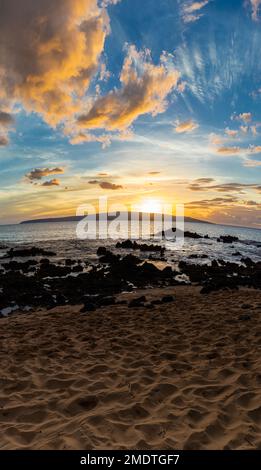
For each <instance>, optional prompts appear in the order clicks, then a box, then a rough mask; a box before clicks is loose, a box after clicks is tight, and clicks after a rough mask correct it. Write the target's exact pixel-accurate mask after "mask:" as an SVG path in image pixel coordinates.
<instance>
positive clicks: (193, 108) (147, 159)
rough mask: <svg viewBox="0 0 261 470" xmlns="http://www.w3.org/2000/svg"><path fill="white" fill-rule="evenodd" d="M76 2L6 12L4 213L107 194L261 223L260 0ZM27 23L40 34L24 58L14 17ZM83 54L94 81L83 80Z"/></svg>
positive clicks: (1, 124) (2, 40)
mask: <svg viewBox="0 0 261 470" xmlns="http://www.w3.org/2000/svg"><path fill="white" fill-rule="evenodd" d="M17 1H18V0H11V3H14V4H15V3H16V2H17ZM59 1H60V0H59ZM66 1H67V3H68V5H67V7H68V11H67V10H66V11H67V13H68V19H66V18H67V17H66V15H65V19H64V24H62V25H61V22H59V21H58V22H55V21H54V17H55V15H56V13H57V18H58V17H59V15H60V11H59V10H57V12H56V11H53V12H52V16H51V13H50V11H49V10H48V8H47V7H48V2H49V0H47V1H45V2H43V1H42V0H38V2H36V3H37V4H39V11H38V6H37V7H36V9H34V10H30V2H29V1H28V0H25V5H24V6H25V11H26V13H27V16H26V15H24V17H23V14H22V13H21V14H20V16H19V17H18V15H17V16H16V17H15V18H13V17H12V15H13V13H12V10H10V11H8V9H7V11H6V12H5V11H4V13H3V18H2V20H0V26H1V21H5V25H8V24H9V27H8V29H7V27H6V30H5V31H4V32H2V33H1V34H0V50H2V51H4V52H6V55H5V54H4V53H3V54H2V57H4V58H3V59H0V81H1V80H2V90H3V91H2V92H0V142H2V145H0V181H1V189H0V200H1V208H0V218H1V223H13V222H19V221H20V220H23V219H25V218H36V217H42V216H47V215H48V216H52V215H64V214H68V215H71V214H74V213H75V211H76V208H77V206H78V205H79V204H82V203H85V202H88V201H95V199H96V198H97V197H98V196H101V195H107V196H109V197H110V198H111V200H112V201H113V202H116V201H117V200H120V201H124V202H128V203H130V204H136V205H138V206H139V204H141V205H142V204H143V201H144V198H153V199H154V200H157V201H162V202H172V203H173V204H175V202H183V203H185V204H186V211H187V214H188V215H192V216H196V217H202V218H203V219H208V220H213V221H216V222H220V223H227V224H235V225H248V226H255V227H260V226H261V224H260V214H261V201H260V195H261V187H260V170H261V139H260V135H261V106H260V104H261V80H260V77H261V57H260V44H261V15H260V14H259V13H260V11H259V6H261V2H259V1H258V0H245V1H244V0H242V1H241V0H232V1H231V0H230V1H229V2H228V1H223V0H209V1H207V0H206V1H204V0H203V1H199V2H193V1H192V0H187V1H186V0H161V1H160V2H159V1H158V0H144V1H143V2H140V0H139V1H138V0H121V1H114V2H113V1H112V0H111V1H106V2H103V6H102V5H101V3H102V2H99V4H98V6H97V2H96V0H90V1H89V0H77V1H75V2H74V3H73V2H72V1H71V0H66ZM104 3H106V5H104ZM76 5H79V11H78V10H77V11H76ZM90 5H91V6H92V8H93V9H94V10H92V11H91V10H90V8H91V7H90ZM13 6H14V5H13ZM61 8H63V7H62V3H61ZM64 8H65V7H64ZM70 9H71V10H70ZM45 10H46V11H45ZM87 10H88V14H85V11H87ZM61 11H62V10H61ZM93 11H94V12H93ZM48 15H50V17H49V16H48ZM77 15H78V16H77ZM43 17H44V18H45V19H44V20H41V21H45V22H46V24H47V26H48V27H49V29H50V30H51V33H50V34H51V37H49V36H48V38H47V39H46V37H44V35H43V34H42V30H39V32H38V31H37V27H38V26H37V25H38V24H39V25H40V19H42V18H43ZM72 17H73V18H75V21H76V22H75V25H74V26H73V28H75V31H74V30H72V31H71V30H70V28H72V25H71V23H70V22H69V21H70V20H69V18H72ZM26 18H27V19H26ZM28 18H31V19H32V22H30V21H28ZM84 20H85V21H86V26H85V27H84V34H85V39H86V44H85V46H84V48H83V50H82V51H81V52H82V53H81V54H80V53H79V52H78V51H79V48H80V47H82V46H81V44H82V43H81V42H80V41H81V39H82V37H81V36H80V34H81V35H82V34H83V33H82V31H81V32H80V33H79V24H81V21H84ZM26 22H27V25H28V35H29V36H28V37H29V39H30V38H31V37H30V27H31V25H32V30H33V33H34V35H37V38H38V39H37V41H36V44H35V46H34V49H33V46H32V49H30V61H31V62H30V64H28V62H27V61H25V62H24V63H23V64H22V65H21V50H22V51H23V52H24V53H25V52H26V51H25V49H26V47H29V46H28V43H29V44H30V41H29V42H28V38H24V40H25V45H24V48H23V49H21V50H19V48H20V47H21V48H22V46H21V45H20V43H21V41H23V37H22V39H21V36H19V35H18V33H17V31H16V32H14V30H12V27H14V25H16V24H17V30H18V31H19V28H21V30H22V29H23V27H24V26H25V24H26ZM93 24H94V25H95V27H93ZM39 28H40V26H39ZM76 28H78V31H76ZM99 28H100V29H99ZM68 30H70V33H68ZM38 33H39V35H38ZM9 36H10V37H9ZM32 37H33V36H32ZM34 37H35V36H34ZM10 38H11V41H13V44H14V45H15V47H14V48H12V51H11V54H13V57H11V59H10V60H9V56H10V50H9V49H8V47H9V46H8V44H10ZM68 38H69V39H68ZM67 40H68V41H70V42H72V41H74V40H75V44H76V45H75V49H73V48H72V51H70V52H68V50H69V49H70V42H68V43H66V41H67ZM59 41H61V44H62V46H59V47H60V48H61V47H63V46H64V49H65V50H64V51H60V50H59V54H60V55H58V54H57V47H58V46H57V42H59ZM59 44H60V43H59ZM77 47H78V49H77ZM16 48H17V53H15V52H14V50H16ZM55 48H56V49H55ZM50 51H51V52H50ZM145 51H146V52H145ZM18 53H19V54H18ZM25 56H26V53H25ZM78 56H79V57H78ZM6 57H7V58H6ZM77 61H78V63H77ZM83 61H84V64H85V67H83V68H84V70H85V72H86V75H88V77H87V80H86V81H84V80H83V79H82V78H79V80H78V76H77V81H76V80H75V83H74V81H73V79H72V77H74V78H75V75H77V74H78V75H80V70H81V66H80V64H81V63H82V62H83ZM18 62H19V63H18ZM72 64H73V65H72ZM69 65H70V67H69ZM48 67H49V69H48ZM69 68H70V70H71V69H72V72H71V76H68V73H69V72H68V70H69ZM2 70H3V72H1V71H2ZM64 77H65V78H64ZM36 80H37V83H39V85H37V86H38V87H39V94H38V88H36V87H35V82H36ZM78 86H79V89H80V91H79V89H78V88H77V87H78ZM46 90H48V95H47V94H46ZM57 90H58V91H59V92H62V93H63V95H62V97H60V95H59V96H58V94H57V96H56V91H57ZM54 95H55V99H54V98H53V97H54ZM76 95H77V100H75V102H73V103H72V101H71V98H72V97H73V100H74V98H75V96H76ZM67 99H68V101H67ZM126 103H127V104H126ZM115 110H116V111H115ZM1 113H2V114H1ZM7 115H8V116H10V120H8V119H7V117H6V116H7ZM1 116H2V120H1ZM53 116H54V117H53ZM9 121H10V122H9ZM53 121H55V122H53ZM1 139H2V140H1ZM35 169H38V170H39V169H40V170H42V172H40V173H39V172H38V173H34V170H35ZM55 170H57V171H55ZM58 170H59V171H58ZM35 175H36V177H35ZM197 180H198V181H197ZM90 181H91V183H90ZM104 182H107V183H109V185H107V188H106V189H104V188H102V186H103V185H102V184H101V183H104ZM110 185H111V187H110ZM108 188H109V189H108Z"/></svg>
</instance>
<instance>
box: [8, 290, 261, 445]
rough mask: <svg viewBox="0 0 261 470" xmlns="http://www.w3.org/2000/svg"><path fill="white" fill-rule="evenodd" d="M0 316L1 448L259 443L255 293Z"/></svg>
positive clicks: (259, 312) (184, 295)
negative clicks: (154, 304) (87, 310)
mask: <svg viewBox="0 0 261 470" xmlns="http://www.w3.org/2000/svg"><path fill="white" fill-rule="evenodd" d="M199 291H200V288H197V287H190V286H178V287H169V288H164V289H153V290H146V291H145V290H143V291H136V292H132V293H128V294H121V295H120V296H119V298H120V299H128V301H129V300H130V299H133V298H136V297H138V296H139V295H146V297H147V298H148V299H149V300H150V299H152V298H153V299H154V300H155V299H158V298H161V297H162V296H163V295H166V294H172V295H174V296H175V300H174V302H171V303H169V304H161V305H157V306H155V307H154V308H152V307H151V306H149V307H148V308H146V307H144V306H143V307H140V308H128V305H116V306H112V307H103V308H101V309H99V310H97V311H94V312H88V313H80V310H81V306H76V307H75V306H74V307H70V306H66V307H58V308H55V309H53V310H49V311H46V310H39V311H35V312H30V313H26V314H25V313H23V314H19V313H16V314H13V315H12V316H10V317H8V318H2V319H0V327H1V329H0V331H1V333H0V336H1V348H0V359H1V370H2V372H1V379H0V383H1V387H0V432H1V442H0V448H1V449H144V450H145V449H261V354H260V352H261V328H260V317H261V293H260V291H257V290H252V289H251V290H250V289H240V290H239V291H219V292H216V293H211V294H209V295H206V296H204V295H202V294H200V293H199Z"/></svg>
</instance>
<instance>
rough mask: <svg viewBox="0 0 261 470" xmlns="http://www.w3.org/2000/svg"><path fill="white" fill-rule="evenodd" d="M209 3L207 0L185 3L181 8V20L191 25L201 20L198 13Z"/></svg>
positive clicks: (200, 14)
mask: <svg viewBox="0 0 261 470" xmlns="http://www.w3.org/2000/svg"><path fill="white" fill-rule="evenodd" d="M208 3H209V0H202V1H197V2H194V1H191V0H190V1H185V2H184V3H183V5H182V7H181V9H182V18H183V21H184V22H185V23H193V22H194V21H197V20H199V18H201V16H202V13H199V12H200V11H201V10H202V8H204V7H205V6H206V5H207V4H208Z"/></svg>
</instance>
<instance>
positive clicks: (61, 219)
mask: <svg viewBox="0 0 261 470" xmlns="http://www.w3.org/2000/svg"><path fill="white" fill-rule="evenodd" d="M119 214H120V213H119V212H117V213H116V215H110V214H109V213H108V220H109V221H112V220H114V219H116V218H117V217H118V216H119ZM104 215H107V214H104V213H97V214H93V215H91V217H93V219H95V218H96V220H97V221H98V220H99V219H100V217H104ZM123 215H124V217H126V218H127V217H128V219H129V220H130V219H131V216H132V217H134V216H135V217H137V216H139V220H141V218H142V215H143V216H144V215H149V216H150V219H151V220H152V221H153V219H154V217H155V216H158V215H159V214H153V213H146V212H125V213H123ZM162 216H163V214H162ZM84 217H86V216H76V215H73V216H67V217H47V218H43V219H32V220H24V221H22V222H20V225H23V224H43V223H57V222H79V221H81V220H82V219H84ZM172 220H173V222H175V221H176V217H175V216H172ZM184 221H185V222H187V223H200V224H211V225H213V222H209V221H207V220H200V219H194V218H192V217H184Z"/></svg>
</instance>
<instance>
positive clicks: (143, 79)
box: [77, 46, 179, 132]
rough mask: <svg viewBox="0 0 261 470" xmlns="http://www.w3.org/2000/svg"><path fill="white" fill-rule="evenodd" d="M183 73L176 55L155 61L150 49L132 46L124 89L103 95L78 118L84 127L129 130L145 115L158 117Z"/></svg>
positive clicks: (129, 49) (125, 67) (123, 82)
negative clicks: (174, 63)
mask: <svg viewBox="0 0 261 470" xmlns="http://www.w3.org/2000/svg"><path fill="white" fill-rule="evenodd" d="M178 79H179V73H178V72H177V71H176V70H175V69H174V68H173V66H172V57H171V60H170V57H169V56H167V55H164V54H163V55H162V56H161V59H160V63H159V65H154V64H153V63H152V61H151V58H150V54H149V51H147V50H146V51H142V52H138V51H137V50H136V48H135V46H129V47H128V52H127V56H126V58H125V61H124V64H123V68H122V71H121V75H120V82H121V88H119V89H114V90H112V91H110V92H109V93H108V94H107V95H105V96H103V97H99V98H97V99H96V100H94V102H93V103H92V105H91V106H90V108H89V109H88V111H87V112H85V113H84V114H81V115H80V116H79V117H78V120H77V123H78V126H79V127H80V128H83V129H88V130H90V129H92V130H94V129H103V130H105V131H114V132H115V131H125V130H126V129H128V128H129V127H130V126H131V125H132V123H133V122H134V121H135V120H136V119H137V118H138V117H139V116H141V115H144V114H151V115H152V116H156V115H157V114H159V113H163V112H164V111H165V110H166V107H167V96H168V95H169V94H170V93H171V91H172V90H173V89H174V88H175V87H176V86H177V83H178Z"/></svg>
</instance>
